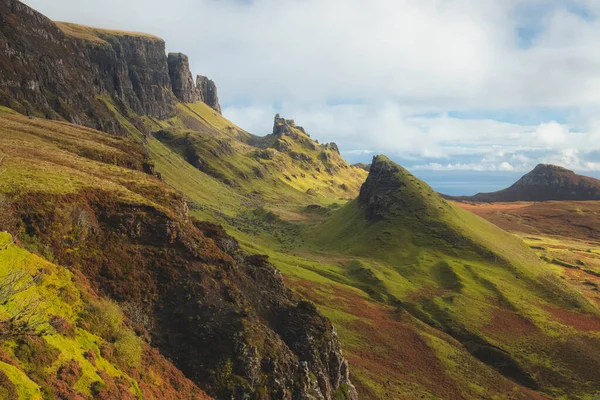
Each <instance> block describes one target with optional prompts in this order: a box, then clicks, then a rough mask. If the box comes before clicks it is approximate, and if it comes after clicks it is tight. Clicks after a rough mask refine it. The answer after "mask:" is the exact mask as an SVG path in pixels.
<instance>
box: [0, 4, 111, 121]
mask: <svg viewBox="0 0 600 400" xmlns="http://www.w3.org/2000/svg"><path fill="white" fill-rule="evenodd" d="M0 10H2V11H1V12H0V52H1V53H0V105H4V106H9V107H11V108H14V109H16V110H17V111H19V112H21V113H24V114H37V115H40V116H43V117H47V118H56V119H65V120H67V121H70V122H75V123H84V124H87V125H93V124H94V122H95V119H97V118H99V114H101V111H100V110H98V109H97V107H93V105H92V104H91V102H90V99H92V98H93V97H94V87H93V82H94V78H93V74H92V73H91V71H90V70H89V68H88V66H89V62H88V60H87V59H86V58H85V56H84V55H83V54H81V52H80V51H79V49H78V48H77V47H76V46H75V44H74V43H73V42H71V41H69V40H67V39H66V38H65V35H64V34H63V32H62V31H61V30H60V29H59V28H58V27H57V26H56V25H55V24H54V23H53V22H52V21H50V20H49V19H48V18H46V17H44V16H43V15H41V14H40V13H38V12H36V11H34V10H32V9H31V8H29V7H27V6H26V5H24V4H23V3H21V2H19V1H17V0H0Z"/></svg>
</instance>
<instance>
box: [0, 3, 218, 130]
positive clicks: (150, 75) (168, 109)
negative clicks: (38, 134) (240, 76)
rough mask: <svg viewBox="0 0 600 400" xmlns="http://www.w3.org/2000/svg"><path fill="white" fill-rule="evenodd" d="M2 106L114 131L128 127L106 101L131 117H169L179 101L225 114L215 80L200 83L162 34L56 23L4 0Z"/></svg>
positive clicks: (0, 28) (0, 22)
mask: <svg viewBox="0 0 600 400" xmlns="http://www.w3.org/2000/svg"><path fill="white" fill-rule="evenodd" d="M0 8H1V9H2V13H0V105H4V106H7V107H11V108H13V109H15V110H17V111H19V112H21V113H23V114H32V115H37V116H41V117H45V118H52V119H63V120H66V121H69V122H73V123H76V124H80V125H86V126H90V127H93V128H97V129H100V130H103V131H106V132H109V133H116V134H124V133H126V129H125V128H124V127H123V126H122V125H121V122H120V121H119V120H118V119H117V118H116V117H114V115H112V113H111V111H110V110H109V108H108V107H107V105H106V104H105V102H103V101H101V100H99V99H98V97H99V96H105V95H106V96H109V97H110V98H112V100H113V102H114V103H115V104H116V105H117V107H118V108H119V110H120V111H121V112H122V113H123V114H125V115H126V114H127V113H128V110H131V111H133V113H134V114H136V115H138V116H151V117H155V118H158V119H166V118H169V117H171V116H173V114H174V106H175V104H176V102H177V100H179V101H182V102H195V101H198V100H202V101H204V102H205V103H206V104H208V105H209V106H210V107H212V108H213V109H215V110H216V111H217V112H219V113H220V112H221V107H220V105H219V99H218V95H217V88H216V85H215V84H214V82H213V81H211V80H209V79H208V78H206V77H203V76H198V81H197V83H196V84H195V83H194V81H193V78H192V76H191V73H190V71H189V63H188V60H187V57H186V56H185V55H183V54H171V55H169V58H167V56H166V54H165V42H164V41H163V40H162V39H160V38H157V37H154V36H151V35H146V34H138V33H130V32H120V31H109V30H103V29H95V28H90V27H85V26H80V25H75V24H68V23H54V22H52V21H51V20H49V19H48V18H46V17H44V16H43V15H42V14H40V13H38V12H36V11H34V10H32V9H31V8H29V7H28V6H26V5H24V4H23V3H21V2H19V1H17V0H0Z"/></svg>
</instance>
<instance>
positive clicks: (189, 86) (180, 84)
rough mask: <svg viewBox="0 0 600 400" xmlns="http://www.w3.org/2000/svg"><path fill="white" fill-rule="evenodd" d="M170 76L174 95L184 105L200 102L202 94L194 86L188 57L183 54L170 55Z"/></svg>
mask: <svg viewBox="0 0 600 400" xmlns="http://www.w3.org/2000/svg"><path fill="white" fill-rule="evenodd" d="M169 76H170V77H171V85H172V87H173V93H174V94H175V97H177V98H178V99H179V100H180V101H182V102H184V103H195V102H197V101H199V100H200V92H199V91H198V88H197V87H196V85H195V84H194V78H193V77H192V73H191V72H190V64H189V61H188V57H187V56H186V55H185V54H182V53H169Z"/></svg>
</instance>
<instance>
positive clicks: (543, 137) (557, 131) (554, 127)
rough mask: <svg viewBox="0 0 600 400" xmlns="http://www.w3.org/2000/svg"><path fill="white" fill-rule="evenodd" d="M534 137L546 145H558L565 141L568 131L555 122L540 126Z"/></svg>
mask: <svg viewBox="0 0 600 400" xmlns="http://www.w3.org/2000/svg"><path fill="white" fill-rule="evenodd" d="M535 134H536V137H537V139H538V140H540V141H541V142H542V143H544V144H547V145H551V146H552V145H560V144H563V143H565V142H566V141H567V136H568V134H569V129H568V128H567V127H565V126H564V125H561V124H559V123H557V122H555V121H552V122H548V123H544V124H540V126H538V128H537V129H536V131H535Z"/></svg>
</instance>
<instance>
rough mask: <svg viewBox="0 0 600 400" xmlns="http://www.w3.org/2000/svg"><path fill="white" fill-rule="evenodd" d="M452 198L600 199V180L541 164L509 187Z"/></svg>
mask: <svg viewBox="0 0 600 400" xmlns="http://www.w3.org/2000/svg"><path fill="white" fill-rule="evenodd" d="M449 198H450V199H453V200H460V201H475V202H511V201H547V200H600V180H598V179H594V178H590V177H587V176H582V175H578V174H576V173H575V172H573V171H570V170H568V169H566V168H563V167H559V166H556V165H550V164H539V165H538V166H536V167H535V168H534V169H533V170H532V171H531V172H529V173H527V174H525V175H523V176H522V177H521V178H520V179H519V180H518V181H517V182H515V183H514V184H513V185H512V186H510V187H508V188H506V189H503V190H500V191H497V192H492V193H478V194H476V195H475V196H462V197H449Z"/></svg>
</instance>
